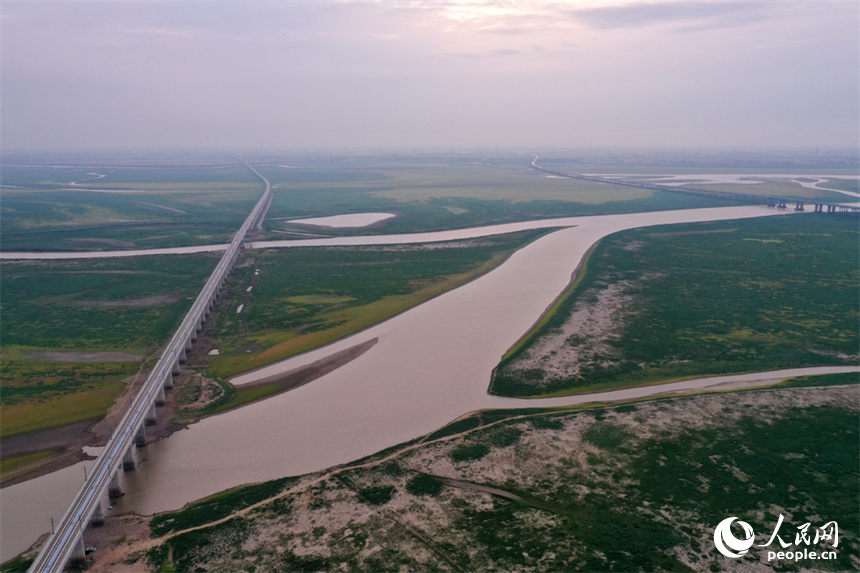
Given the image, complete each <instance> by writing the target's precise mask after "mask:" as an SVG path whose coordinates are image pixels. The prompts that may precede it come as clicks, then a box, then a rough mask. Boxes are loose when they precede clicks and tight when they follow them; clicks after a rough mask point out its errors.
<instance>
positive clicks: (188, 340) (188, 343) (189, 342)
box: [183, 336, 193, 354]
mask: <svg viewBox="0 0 860 573" xmlns="http://www.w3.org/2000/svg"><path fill="white" fill-rule="evenodd" d="M192 342H193V339H192V338H191V336H189V337H188V338H186V339H185V348H184V351H183V354H185V353H187V352H191V346H192Z"/></svg>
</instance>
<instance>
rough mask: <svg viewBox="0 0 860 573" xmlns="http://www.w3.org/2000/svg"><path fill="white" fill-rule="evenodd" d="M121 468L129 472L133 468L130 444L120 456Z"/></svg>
mask: <svg viewBox="0 0 860 573" xmlns="http://www.w3.org/2000/svg"><path fill="white" fill-rule="evenodd" d="M122 469H123V471H126V472H130V471H132V470H133V469H134V448H132V447H131V446H129V447H128V449H127V450H126V451H125V454H124V455H123V456H122Z"/></svg>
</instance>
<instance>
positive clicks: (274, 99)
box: [0, 0, 860, 151]
mask: <svg viewBox="0 0 860 573" xmlns="http://www.w3.org/2000/svg"><path fill="white" fill-rule="evenodd" d="M858 22H860V2H857V1H856V0H848V1H832V2H827V1H822V0H817V1H815V2H794V1H758V2H713V3H710V2H700V1H696V2H650V1H627V2H607V1H602V2H590V1H573V0H572V1H565V2H563V1H558V2H540V1H535V0H531V1H516V0H512V1H508V2H491V1H394V0H390V1H327V0H323V1H312V2H298V1H281V2H238V1H235V2H208V1H198V2H188V1H186V2H117V1H114V2H38V1H28V2H14V1H8V0H4V1H3V2H2V4H0V25H2V40H0V41H1V42H2V135H1V136H0V137H2V148H3V150H4V151H21V150H100V149H113V150H122V149H173V148H200V149H233V148H235V149H239V148H258V149H285V150H289V149H303V148H312V149H362V148H365V149H374V148H380V149H381V148H386V149H388V148H400V147H404V148H414V147H418V148H433V147H440V148H446V149H447V148H449V147H450V148H457V149H460V148H462V149H471V148H479V147H492V146H499V147H502V148H518V149H524V148H529V147H543V148H545V147H547V146H561V147H572V148H588V147H660V148H685V147H692V148H700V149H701V148H720V147H738V148H767V147H778V148H815V147H816V146H821V148H822V149H826V148H856V147H857V146H858V101H860V93H858V81H860V80H858V66H860V62H858V41H860V30H858V27H860V24H859V23H858Z"/></svg>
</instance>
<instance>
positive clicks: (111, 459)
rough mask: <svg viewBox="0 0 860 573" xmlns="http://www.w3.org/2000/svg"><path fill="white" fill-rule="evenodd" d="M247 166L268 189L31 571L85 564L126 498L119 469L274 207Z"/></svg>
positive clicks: (129, 465) (129, 459)
mask: <svg viewBox="0 0 860 573" xmlns="http://www.w3.org/2000/svg"><path fill="white" fill-rule="evenodd" d="M245 165H246V166H247V167H248V169H250V170H251V171H253V172H254V174H256V175H257V177H259V178H260V179H261V180H262V181H263V182H264V183H265V185H266V190H265V191H264V192H263V195H262V197H260V200H259V201H258V202H257V204H256V205H255V206H254V209H253V210H252V211H251V214H250V215H248V218H247V219H246V220H245V222H244V223H243V224H242V227H241V228H240V229H239V231H238V232H237V233H236V235H235V236H234V237H233V240H232V242H231V243H230V246H229V247H228V248H227V251H226V252H225V253H224V255H223V257H222V258H221V260H220V261H219V262H218V266H217V267H216V268H215V271H214V272H213V273H212V275H211V276H210V277H209V280H208V281H206V285H205V286H204V287H203V290H202V291H201V292H200V294H199V296H198V297H197V299H196V300H195V301H194V304H193V305H192V307H191V310H189V311H188V314H187V315H186V316H185V319H184V320H183V321H182V324H180V325H179V329H178V330H177V331H176V333H175V334H174V335H173V338H171V339H170V342H169V343H168V345H167V347H166V348H165V349H164V351H163V352H162V353H161V357H160V358H159V359H158V362H157V363H156V364H155V367H154V368H153V370H152V371H151V372H150V373H149V376H148V377H147V379H146V382H144V384H143V387H142V388H141V390H140V392H139V393H138V394H137V396H135V398H134V400H133V402H132V404H131V407H130V408H129V409H128V411H127V412H126V414H125V416H123V418H122V420H121V421H120V423H119V425H118V426H117V429H116V430H115V431H114V432H113V434H112V435H111V437H110V439H109V440H108V442H107V444H106V445H105V447H104V450H103V451H102V453H101V454H100V455H99V457H98V458H97V459H96V461H95V464H94V465H93V467H92V469H91V470H90V472H89V475H88V476H87V479H86V480H85V481H84V484H83V485H82V486H81V488H80V490H79V491H78V492H77V494H76V495H75V497H74V499H73V500H72V503H71V505H70V506H69V508H68V509H67V510H66V512H65V514H63V517H62V518H61V519H60V520H59V522H58V523H57V527H56V529H55V531H54V533H52V534H51V536H50V537H49V538H48V540H47V541H46V542H45V545H44V546H43V547H42V549H41V551H40V552H39V554H38V556H37V557H36V560H35V561H34V562H33V564H32V565H31V567H30V571H31V572H39V573H41V572H59V571H62V570H63V569H64V568H65V567H66V565H67V564H69V563H70V562H72V563H74V562H80V561H83V560H84V557H85V546H84V530H85V529H86V527H87V526H88V525H94V526H99V525H101V524H103V523H104V516H105V512H104V504H105V502H106V500H108V499H110V498H116V497H119V496H120V495H122V490H121V483H120V479H119V471H120V469H122V470H123V471H130V470H133V469H134V467H135V457H134V449H135V448H142V447H144V446H146V425H147V422H148V421H150V422H151V421H153V420H154V419H155V417H156V407H157V406H159V405H161V404H163V403H164V391H165V390H166V389H170V388H172V387H173V379H174V376H176V375H178V374H179V372H180V365H181V364H183V363H184V362H185V360H186V356H187V353H188V351H190V350H191V347H192V345H193V344H194V342H195V341H196V340H197V335H198V333H199V332H200V331H201V330H202V328H203V324H204V323H205V322H206V319H207V318H208V317H209V313H210V312H211V310H212V306H213V304H214V302H215V300H216V298H217V297H218V294H219V293H220V291H221V288H222V287H223V286H224V282H225V281H226V280H227V276H228V275H229V274H230V271H231V270H232V269H233V266H234V264H235V263H236V259H237V258H238V256H239V253H240V251H241V250H242V248H243V246H244V242H245V237H246V235H247V234H248V232H249V231H250V230H251V229H254V228H256V227H259V225H260V224H261V223H262V220H263V219H264V217H265V215H266V211H268V209H269V206H270V205H271V204H272V186H271V185H270V184H269V181H268V180H267V179H266V178H265V177H263V176H262V175H260V173H259V172H258V171H257V170H256V169H254V168H253V167H251V166H250V165H248V164H247V163H245Z"/></svg>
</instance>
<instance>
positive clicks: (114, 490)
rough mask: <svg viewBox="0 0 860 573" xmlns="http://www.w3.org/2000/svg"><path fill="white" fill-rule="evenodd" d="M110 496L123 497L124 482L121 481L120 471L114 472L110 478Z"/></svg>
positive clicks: (114, 497)
mask: <svg viewBox="0 0 860 573" xmlns="http://www.w3.org/2000/svg"><path fill="white" fill-rule="evenodd" d="M108 497H109V498H110V499H116V498H118V497H122V483H120V481H119V472H114V474H113V475H112V476H111V478H110V485H108Z"/></svg>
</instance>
